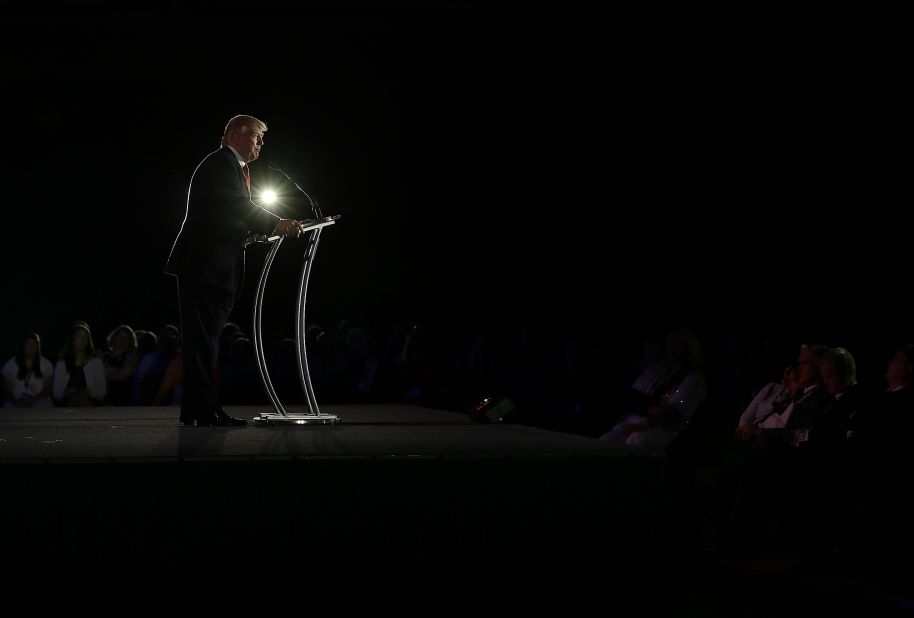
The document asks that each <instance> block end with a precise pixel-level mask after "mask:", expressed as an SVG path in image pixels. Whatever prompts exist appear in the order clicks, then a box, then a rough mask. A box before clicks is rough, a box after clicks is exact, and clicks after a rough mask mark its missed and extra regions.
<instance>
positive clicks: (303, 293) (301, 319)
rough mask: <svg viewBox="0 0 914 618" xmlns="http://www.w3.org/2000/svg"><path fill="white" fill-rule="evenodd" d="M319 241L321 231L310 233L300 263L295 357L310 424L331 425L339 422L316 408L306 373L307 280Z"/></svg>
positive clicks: (309, 375)
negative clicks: (303, 256) (309, 412)
mask: <svg viewBox="0 0 914 618" xmlns="http://www.w3.org/2000/svg"><path fill="white" fill-rule="evenodd" d="M320 239H321V229H320V228H318V229H316V230H314V232H312V236H311V239H310V242H309V243H308V250H307V251H306V252H305V260H304V262H303V263H302V269H301V278H300V279H299V282H298V311H297V313H296V316H295V339H296V340H297V341H298V348H297V349H296V356H297V357H298V378H299V380H300V381H301V388H302V392H303V393H304V394H305V401H306V402H307V403H308V409H309V410H311V417H312V419H313V420H311V422H316V423H333V422H336V421H338V420H339V417H338V416H337V415H336V414H323V413H321V411H320V409H319V408H318V407H317V397H315V396H314V387H313V386H312V385H311V374H310V372H309V371H308V350H307V345H306V341H305V338H306V334H307V333H306V330H305V301H306V300H307V297H308V280H309V279H310V278H311V265H312V264H314V254H315V253H317V244H318V243H319V242H320Z"/></svg>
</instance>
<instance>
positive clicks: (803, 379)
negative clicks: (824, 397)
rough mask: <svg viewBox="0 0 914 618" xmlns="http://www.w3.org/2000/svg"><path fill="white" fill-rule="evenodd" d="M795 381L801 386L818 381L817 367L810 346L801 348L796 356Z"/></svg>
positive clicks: (810, 384)
mask: <svg viewBox="0 0 914 618" xmlns="http://www.w3.org/2000/svg"><path fill="white" fill-rule="evenodd" d="M797 381H798V382H799V383H800V386H802V387H803V388H806V387H807V386H812V385H813V384H817V383H818V382H819V367H818V366H817V365H816V355H815V354H813V351H812V349H811V348H803V349H802V350H801V351H800V356H799V358H797Z"/></svg>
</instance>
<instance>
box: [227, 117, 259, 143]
mask: <svg viewBox="0 0 914 618" xmlns="http://www.w3.org/2000/svg"><path fill="white" fill-rule="evenodd" d="M252 127H254V128H257V129H260V130H261V131H263V132H264V133H266V132H267V123H265V122H264V121H262V120H258V119H257V118H254V117H253V116H245V115H244V114H240V115H238V116H234V117H232V118H230V119H229V121H228V123H227V124H226V125H225V131H224V132H223V133H222V143H223V144H225V140H226V139H228V136H229V134H231V133H235V132H236V131H240V132H242V133H245V132H247V131H250V130H251V128H252Z"/></svg>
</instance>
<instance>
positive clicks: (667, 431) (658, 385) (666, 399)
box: [600, 329, 706, 448]
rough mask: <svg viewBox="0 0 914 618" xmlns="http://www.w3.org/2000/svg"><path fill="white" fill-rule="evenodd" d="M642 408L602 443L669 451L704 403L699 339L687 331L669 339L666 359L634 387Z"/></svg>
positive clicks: (702, 369) (649, 370) (602, 437)
mask: <svg viewBox="0 0 914 618" xmlns="http://www.w3.org/2000/svg"><path fill="white" fill-rule="evenodd" d="M632 389H633V391H634V394H636V395H637V396H638V397H639V399H640V402H639V405H638V406H637V409H636V410H634V413H633V414H629V415H628V416H627V417H626V418H625V419H624V420H623V421H622V422H621V423H619V424H618V425H616V426H615V427H614V428H613V429H612V430H611V431H609V432H607V433H605V434H603V435H602V436H600V439H601V440H608V441H611V442H619V443H625V444H628V445H630V446H646V447H650V448H666V447H667V446H669V444H670V442H672V441H673V438H675V437H676V435H677V434H678V433H679V432H680V431H682V429H684V428H685V426H686V424H687V423H688V420H689V418H690V417H691V416H692V414H693V413H694V412H695V410H697V409H698V408H699V407H700V406H701V404H703V403H704V401H705V397H706V386H705V378H704V360H703V356H702V352H701V346H700V344H699V342H698V338H697V337H695V335H693V334H692V333H691V332H690V331H688V330H685V329H679V330H674V331H671V332H670V333H669V335H668V336H667V348H666V359H665V360H664V361H663V362H660V363H657V364H654V365H651V366H649V367H647V368H646V369H644V371H642V372H641V375H640V376H638V379H636V380H635V383H634V384H632Z"/></svg>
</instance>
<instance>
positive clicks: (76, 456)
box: [0, 405, 634, 463]
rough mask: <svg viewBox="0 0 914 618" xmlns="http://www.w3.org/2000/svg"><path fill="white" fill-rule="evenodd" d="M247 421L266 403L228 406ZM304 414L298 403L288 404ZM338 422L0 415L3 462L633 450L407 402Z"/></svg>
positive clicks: (357, 408) (160, 413)
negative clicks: (206, 423) (189, 423)
mask: <svg viewBox="0 0 914 618" xmlns="http://www.w3.org/2000/svg"><path fill="white" fill-rule="evenodd" d="M225 410H226V411H227V412H228V413H229V414H231V415H232V416H236V417H238V418H246V419H247V420H248V421H249V423H253V421H252V419H253V417H255V416H257V415H258V414H260V413H261V412H266V411H267V410H268V406H261V407H238V406H226V407H225ZM287 411H288V412H290V413H297V414H302V413H304V412H305V411H306V410H305V409H304V408H303V407H296V406H290V407H289V408H288V409H287ZM326 411H328V412H331V413H334V414H338V415H339V416H340V417H341V418H342V420H343V422H342V423H340V424H338V425H336V426H293V427H281V426H278V425H274V426H255V425H252V424H249V425H248V426H247V427H240V428H216V427H183V426H181V425H179V423H178V420H177V418H178V410H177V408H169V407H125V408H115V407H102V408H73V409H64V408H53V409H50V410H44V411H20V410H16V411H4V415H3V421H2V424H0V461H3V462H5V463H9V462H11V461H55V460H63V459H65V460H68V461H73V462H77V461H80V460H89V461H96V460H136V459H149V460H164V461H167V460H178V459H213V460H216V459H223V458H229V459H232V458H234V459H259V458H277V457H280V458H281V457H286V458H289V457H300V458H308V457H413V456H415V457H436V456H441V457H477V456H485V457H503V458H507V457H578V456H586V457H628V456H632V455H633V454H634V451H633V449H631V448H629V447H625V446H613V445H609V444H607V443H605V442H600V441H599V440H594V439H591V438H586V437H582V436H575V435H571V434H564V433H558V432H552V431H545V430H542V429H536V428H532V427H525V426H521V425H502V424H484V425H480V424H477V423H474V422H473V421H472V420H471V419H470V418H469V417H468V416H465V415H463V414H457V413H453V412H444V411H441V410H433V409H430V408H422V407H417V406H409V405H371V406H369V405H344V406H329V407H327V410H326Z"/></svg>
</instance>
